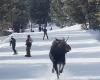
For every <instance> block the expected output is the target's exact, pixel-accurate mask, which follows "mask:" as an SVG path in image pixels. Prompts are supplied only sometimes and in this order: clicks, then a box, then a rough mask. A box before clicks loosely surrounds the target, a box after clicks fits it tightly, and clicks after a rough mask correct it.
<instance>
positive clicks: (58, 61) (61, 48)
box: [49, 39, 71, 79]
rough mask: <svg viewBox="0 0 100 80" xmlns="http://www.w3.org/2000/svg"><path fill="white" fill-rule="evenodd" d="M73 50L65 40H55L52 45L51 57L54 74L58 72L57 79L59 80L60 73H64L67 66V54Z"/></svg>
mask: <svg viewBox="0 0 100 80" xmlns="http://www.w3.org/2000/svg"><path fill="white" fill-rule="evenodd" d="M70 50H71V47H70V46H69V45H68V44H67V40H65V39H55V40H54V41H53V43H52V46H51V49H50V52H49V57H50V60H51V61H52V63H53V68H52V72H53V73H54V71H56V74H57V78H58V79H59V75H60V73H62V72H63V69H64V66H65V54H66V53H67V52H69V51H70Z"/></svg>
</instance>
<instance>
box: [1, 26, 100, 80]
mask: <svg viewBox="0 0 100 80" xmlns="http://www.w3.org/2000/svg"><path fill="white" fill-rule="evenodd" d="M93 33H94V32H93ZM93 33H92V31H89V30H87V31H85V30H81V28H80V25H74V26H71V27H65V28H62V29H59V28H57V27H56V29H54V26H53V30H52V31H48V36H49V40H47V39H45V40H44V41H43V40H42V39H43V32H32V33H31V32H25V33H13V34H11V35H9V36H8V37H7V38H6V39H4V40H3V41H1V42H0V80H56V74H53V73H51V69H52V63H51V61H50V59H49V56H48V54H49V50H50V46H51V44H52V41H53V40H54V39H55V38H65V39H67V38H68V36H69V39H68V41H67V42H68V44H70V45H71V47H72V50H71V51H70V52H69V53H67V54H66V66H65V68H64V72H63V73H62V74H61V76H60V80H100V70H99V68H100V43H99V41H98V40H97V39H96V37H97V36H96V37H95V35H93ZM28 34H30V35H31V37H32V39H33V44H32V49H31V54H32V57H30V58H27V57H24V55H25V54H26V52H25V51H26V50H25V40H26V37H27V35H28ZM11 36H14V37H15V38H16V41H17V46H16V49H17V51H18V55H12V54H13V52H12V49H11V47H10V46H9V39H10V37H11Z"/></svg>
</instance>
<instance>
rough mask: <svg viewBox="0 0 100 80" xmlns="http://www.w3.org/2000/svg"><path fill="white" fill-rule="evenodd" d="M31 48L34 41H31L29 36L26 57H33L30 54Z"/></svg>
mask: <svg viewBox="0 0 100 80" xmlns="http://www.w3.org/2000/svg"><path fill="white" fill-rule="evenodd" d="M31 46H32V39H31V37H30V35H28V36H27V40H26V55H25V57H31V54H30V49H31Z"/></svg>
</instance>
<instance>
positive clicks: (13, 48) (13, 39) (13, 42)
mask: <svg viewBox="0 0 100 80" xmlns="http://www.w3.org/2000/svg"><path fill="white" fill-rule="evenodd" d="M10 46H12V50H13V51H14V54H17V51H16V49H15V47H16V39H15V38H13V36H11V40H10Z"/></svg>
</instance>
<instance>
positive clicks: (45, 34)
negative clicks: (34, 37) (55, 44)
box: [43, 28, 48, 40]
mask: <svg viewBox="0 0 100 80" xmlns="http://www.w3.org/2000/svg"><path fill="white" fill-rule="evenodd" d="M43 32H44V35H43V40H44V37H45V36H46V37H47V39H48V34H47V29H46V28H44V29H43Z"/></svg>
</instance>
